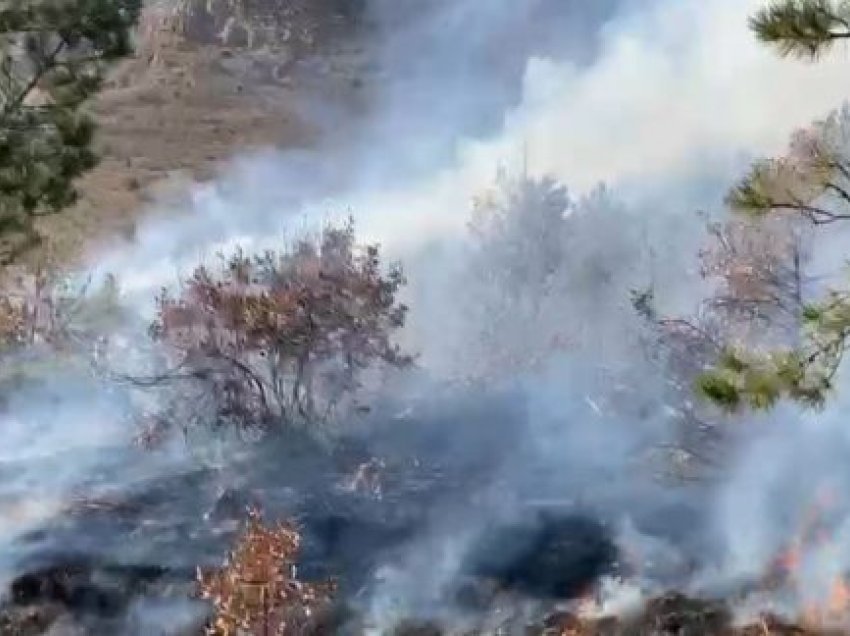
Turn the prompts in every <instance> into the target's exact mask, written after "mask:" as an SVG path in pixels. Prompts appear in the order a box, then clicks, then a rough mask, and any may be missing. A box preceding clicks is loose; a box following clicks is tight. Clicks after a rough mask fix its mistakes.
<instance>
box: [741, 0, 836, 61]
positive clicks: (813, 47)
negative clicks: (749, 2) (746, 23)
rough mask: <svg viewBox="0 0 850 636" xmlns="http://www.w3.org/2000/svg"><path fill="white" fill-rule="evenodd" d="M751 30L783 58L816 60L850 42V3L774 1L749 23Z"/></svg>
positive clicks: (820, 0)
mask: <svg viewBox="0 0 850 636" xmlns="http://www.w3.org/2000/svg"><path fill="white" fill-rule="evenodd" d="M750 26H751V27H752V29H753V31H755V34H756V36H757V37H758V38H759V39H760V40H761V41H762V42H765V43H767V44H771V45H774V46H776V47H777V48H778V50H779V52H780V53H781V54H782V55H795V56H798V57H803V58H817V57H818V56H819V55H821V54H822V53H823V52H825V51H826V50H827V49H828V48H830V47H831V46H832V45H833V44H835V43H836V42H838V41H839V40H846V39H848V38H850V2H848V1H847V0H774V2H772V3H771V4H770V5H768V6H767V7H765V8H763V9H761V10H760V11H758V12H757V13H756V14H755V15H754V16H753V17H752V18H751V19H750Z"/></svg>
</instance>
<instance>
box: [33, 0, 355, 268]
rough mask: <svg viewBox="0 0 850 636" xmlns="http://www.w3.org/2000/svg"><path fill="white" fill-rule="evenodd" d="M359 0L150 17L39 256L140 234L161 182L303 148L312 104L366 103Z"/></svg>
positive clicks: (229, 0)
mask: <svg viewBox="0 0 850 636" xmlns="http://www.w3.org/2000/svg"><path fill="white" fill-rule="evenodd" d="M351 6H352V5H351V3H350V1H345V2H343V1H342V0H336V1H334V0H321V1H319V2H306V1H291V0H181V1H180V2H179V3H177V4H176V5H175V4H173V3H155V4H152V5H150V6H149V7H147V9H146V10H145V13H144V15H143V18H142V21H141V24H140V28H139V34H138V43H137V51H136V55H135V56H134V58H133V59H130V60H127V61H125V62H124V63H122V64H121V65H120V66H119V67H118V68H116V69H115V70H114V73H113V74H112V76H111V79H110V81H109V82H108V84H107V87H106V89H105V90H104V91H103V92H102V93H101V94H100V95H99V97H98V98H97V100H96V102H95V103H94V104H93V105H92V109H93V112H94V114H95V116H96V119H97V121H98V123H99V126H100V129H99V136H98V147H99V150H100V153H101V156H102V161H101V163H100V165H99V166H98V167H97V168H96V169H95V170H94V171H93V172H91V173H90V174H88V175H86V176H85V177H84V178H83V179H82V180H81V182H80V184H79V189H80V192H81V198H80V201H79V202H78V204H77V205H76V206H75V207H74V208H72V209H71V210H68V211H64V212H63V213H62V214H59V215H54V216H50V217H46V218H45V219H44V220H43V222H42V229H43V231H44V232H45V233H46V235H47V237H48V240H47V241H46V244H45V245H44V246H43V247H44V249H40V250H37V251H36V253H34V254H31V255H30V257H31V258H32V259H38V258H41V257H43V256H44V255H45V253H48V254H49V255H50V256H51V258H54V259H57V260H60V261H63V262H65V261H68V260H69V259H73V258H74V257H77V256H80V254H81V253H82V252H83V251H84V250H85V249H87V248H88V247H89V246H91V245H94V244H97V243H98V242H101V241H103V240H105V239H113V238H115V237H121V236H124V237H132V235H133V232H134V228H135V224H136V221H137V220H138V218H139V216H140V214H142V213H143V212H145V211H146V210H148V209H149V208H150V204H151V202H152V201H153V200H155V199H156V198H157V197H159V196H162V195H163V194H162V192H163V190H166V191H167V190H169V189H170V188H171V189H172V190H174V191H175V192H179V191H180V188H179V187H178V188H176V189H174V188H173V187H172V186H173V184H175V183H178V184H180V183H184V182H185V180H187V179H201V180H203V179H208V178H210V177H212V176H213V175H214V174H215V173H216V171H217V170H219V169H220V166H221V165H222V162H225V161H226V160H227V159H228V158H230V157H232V156H233V155H235V154H238V153H240V152H247V151H250V150H251V149H253V148H258V147H268V146H277V147H280V148H303V147H309V146H311V145H313V144H315V143H316V142H317V141H318V139H319V137H320V135H321V131H320V129H319V128H318V126H317V125H316V123H315V122H313V121H311V120H310V117H309V115H307V114H306V113H307V112H308V111H309V109H308V108H305V107H304V105H305V103H307V102H308V101H309V100H311V99H332V100H333V102H334V104H335V105H336V106H337V107H340V108H344V109H347V110H349V111H350V112H356V111H357V110H358V109H359V108H361V107H362V101H363V90H362V81H361V79H360V75H359V74H360V67H361V64H360V60H361V58H362V54H361V49H362V47H361V46H360V44H359V43H358V42H357V37H356V34H357V20H356V19H355V18H356V16H357V15H359V14H357V13H356V12H353V10H352V9H351Z"/></svg>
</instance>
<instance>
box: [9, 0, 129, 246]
mask: <svg viewBox="0 0 850 636" xmlns="http://www.w3.org/2000/svg"><path fill="white" fill-rule="evenodd" d="M140 10H141V0H0V260H2V261H4V262H8V261H9V260H11V259H13V258H14V257H15V256H16V255H17V254H18V253H19V252H20V251H21V250H23V249H25V248H26V247H28V246H29V245H31V244H32V242H33V241H34V240H36V239H37V233H36V232H35V230H34V227H33V219H34V217H35V216H37V215H39V214H44V213H49V212H55V211H58V210H61V209H62V208H64V207H66V206H68V205H69V204H71V203H73V201H74V200H75V198H76V191H75V189H74V187H73V182H74V180H75V179H76V178H77V177H79V176H80V175H81V174H83V173H84V172H86V171H87V170H90V169H91V168H92V167H93V166H94V165H95V163H96V156H95V153H94V152H93V150H92V140H93V134H94V124H93V121H92V119H91V118H90V117H89V116H88V115H87V114H86V113H85V112H84V109H83V105H84V103H85V102H86V100H88V99H89V98H90V97H91V96H92V95H94V94H95V93H96V92H97V91H98V90H99V89H100V87H101V85H102V81H103V78H104V72H105V69H106V66H107V65H108V63H109V62H111V61H114V60H116V59H118V58H121V57H123V56H126V55H128V54H129V53H130V51H131V30H132V27H133V25H134V24H135V23H136V21H137V19H138V16H139V12H140Z"/></svg>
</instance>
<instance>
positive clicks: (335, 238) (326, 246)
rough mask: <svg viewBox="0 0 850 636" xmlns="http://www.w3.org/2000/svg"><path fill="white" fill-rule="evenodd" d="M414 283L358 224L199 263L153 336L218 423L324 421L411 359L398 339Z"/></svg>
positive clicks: (167, 303) (165, 302) (168, 300)
mask: <svg viewBox="0 0 850 636" xmlns="http://www.w3.org/2000/svg"><path fill="white" fill-rule="evenodd" d="M404 283H405V280H404V277H403V275H402V272H401V270H400V269H399V268H398V267H395V266H394V267H391V268H389V270H388V272H386V273H384V272H383V271H382V267H381V261H380V256H379V250H378V247H377V246H366V247H360V246H358V245H356V244H355V237H354V228H353V225H352V223H351V222H349V223H348V224H346V225H344V226H342V227H328V228H326V229H325V230H324V232H323V233H322V234H321V235H320V237H318V238H317V239H315V240H302V241H300V242H299V243H297V244H296V245H295V247H294V249H291V250H285V251H283V252H266V253H264V254H262V255H260V256H255V257H250V256H246V255H245V254H243V253H241V252H238V253H236V254H235V255H234V256H232V257H230V258H229V259H227V260H226V261H225V263H224V266H223V267H222V268H221V269H219V270H217V271H214V270H211V269H209V268H208V267H199V268H198V269H196V270H195V272H194V275H193V276H192V277H191V278H190V279H189V280H188V281H186V283H185V285H184V287H183V289H182V291H181V293H180V295H179V296H178V297H177V298H172V297H170V296H168V295H167V294H163V295H162V296H161V297H160V298H159V312H158V316H157V319H156V321H155V323H154V324H153V326H152V334H153V336H154V338H156V339H158V340H159V341H161V342H163V343H165V345H166V347H167V349H168V351H169V352H170V354H171V356H172V358H173V360H172V362H173V363H175V364H176V368H177V369H178V371H177V372H176V373H175V375H176V376H177V377H180V378H184V379H185V378H188V379H191V380H195V381H197V382H199V384H200V387H201V394H202V396H205V397H206V398H207V399H208V400H211V401H212V405H211V406H212V409H213V410H214V413H213V417H214V420H215V421H216V422H217V423H218V424H235V425H237V426H240V427H245V426H247V427H253V426H258V427H261V428H268V427H269V426H270V425H280V424H286V425H293V424H296V423H313V422H316V421H323V420H326V419H327V418H328V417H329V416H330V415H331V414H333V412H334V411H335V410H336V409H337V407H339V405H340V402H341V401H342V400H343V399H344V398H345V397H347V396H350V395H352V394H353V392H354V391H355V390H356V389H357V388H359V387H360V377H361V374H362V372H363V371H365V370H366V369H370V368H376V367H378V366H382V365H383V366H386V365H389V366H391V367H398V366H404V365H406V364H408V363H409V362H410V359H409V358H408V357H407V356H405V355H403V354H402V353H401V352H400V351H399V349H398V347H397V346H396V345H395V344H393V342H392V335H393V333H394V332H395V331H396V330H397V329H399V328H400V327H402V326H403V324H404V321H405V316H406V313H407V307H406V306H404V305H403V304H400V303H399V302H398V301H397V299H396V295H397V292H398V291H399V289H400V288H401V286H402V285H403V284H404ZM185 395H186V394H185V392H184V393H183V394H182V399H184V400H185ZM199 403H200V401H199Z"/></svg>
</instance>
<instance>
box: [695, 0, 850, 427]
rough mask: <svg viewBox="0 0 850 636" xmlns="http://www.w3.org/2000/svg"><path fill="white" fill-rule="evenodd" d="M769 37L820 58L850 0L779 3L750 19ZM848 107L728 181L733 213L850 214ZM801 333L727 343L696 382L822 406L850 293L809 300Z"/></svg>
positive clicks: (713, 392) (722, 391)
mask: <svg viewBox="0 0 850 636" xmlns="http://www.w3.org/2000/svg"><path fill="white" fill-rule="evenodd" d="M750 25H751V27H752V29H753V31H754V32H755V34H756V36H757V37H758V38H759V39H760V40H761V41H763V42H765V43H768V44H771V45H774V46H776V47H777V48H778V50H779V52H780V54H782V55H794V56H797V57H802V58H808V59H812V60H814V59H817V58H818V57H819V56H820V55H821V54H822V53H824V52H825V51H826V50H828V49H829V48H830V47H831V46H833V45H834V44H835V43H836V42H837V41H839V40H843V39H848V38H850V1H848V0H775V1H774V2H772V3H771V4H770V5H768V6H767V7H765V8H763V9H762V10H761V11H759V12H757V13H756V14H755V15H754V16H753V17H752V19H751V21H750ZM848 149H850V108H848V107H847V106H845V107H844V108H843V109H842V110H839V111H836V112H834V113H833V114H832V115H830V116H829V117H828V118H827V119H825V120H824V121H820V122H816V123H815V124H814V125H813V126H811V127H810V128H809V129H807V130H804V131H801V132H799V133H797V135H795V137H794V139H793V140H792V143H791V145H790V147H789V150H788V152H787V153H786V155H785V156H783V157H781V158H778V159H769V160H762V161H759V162H756V163H755V164H754V166H753V167H752V168H751V170H750V172H749V173H748V174H747V175H746V176H745V177H744V178H743V179H742V180H741V181H740V182H739V183H738V184H737V185H736V186H735V187H733V188H732V190H731V192H730V193H729V196H728V203H729V205H730V208H731V209H732V210H733V211H737V212H740V213H744V214H747V215H750V216H752V217H755V218H767V217H774V216H777V215H783V214H785V215H787V214H791V215H797V216H800V217H802V218H805V219H807V220H808V221H810V222H811V223H812V224H813V225H816V226H820V225H828V224H831V223H836V222H841V221H847V220H850V150H848ZM799 323H800V324H799V337H798V338H797V342H796V343H795V344H794V346H793V347H789V348H786V349H784V350H780V351H767V352H764V351H760V352H753V351H744V350H740V349H737V348H735V349H732V348H729V349H727V350H726V351H725V352H724V353H723V354H722V355H721V356H720V358H719V360H718V361H717V364H716V365H715V366H714V368H713V369H711V370H710V371H709V372H707V373H705V374H703V375H702V376H701V377H700V378H699V379H698V381H697V385H698V390H699V391H700V392H701V393H702V395H704V396H705V397H707V398H708V399H709V400H711V401H712V402H714V403H715V404H717V405H718V406H720V407H722V408H724V409H727V410H735V409H738V408H741V407H749V408H753V409H768V408H770V407H772V406H774V405H775V404H776V403H777V401H779V400H780V399H790V400H793V401H795V402H797V403H799V404H801V405H803V406H807V407H815V408H816V407H820V406H822V405H823V404H824V402H825V401H826V400H827V398H828V397H829V394H830V392H831V391H832V390H833V388H834V381H835V377H836V375H837V373H838V370H839V368H840V366H841V363H842V361H843V357H844V351H845V349H846V348H847V346H848V343H849V342H850V293H848V292H844V291H832V292H830V293H829V294H828V295H827V297H826V298H825V299H823V300H821V301H819V302H816V303H812V304H809V305H806V306H804V307H803V309H802V311H801V312H800V316H799Z"/></svg>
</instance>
